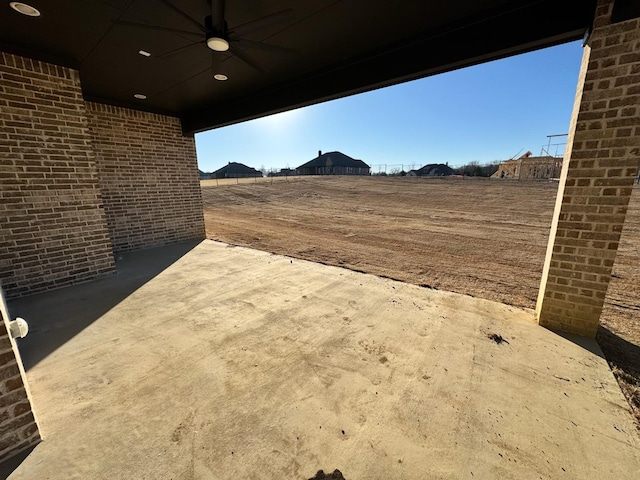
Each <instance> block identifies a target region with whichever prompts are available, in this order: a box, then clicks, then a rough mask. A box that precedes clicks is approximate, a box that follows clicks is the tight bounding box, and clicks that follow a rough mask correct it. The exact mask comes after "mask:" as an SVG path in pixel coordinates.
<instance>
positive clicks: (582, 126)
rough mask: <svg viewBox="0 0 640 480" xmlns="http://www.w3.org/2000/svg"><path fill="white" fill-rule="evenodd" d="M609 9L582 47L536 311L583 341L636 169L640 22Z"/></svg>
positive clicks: (592, 330)
mask: <svg viewBox="0 0 640 480" xmlns="http://www.w3.org/2000/svg"><path fill="white" fill-rule="evenodd" d="M614 3H615V2H614V0H599V1H598V6H597V8H596V14H595V19H594V25H593V27H594V28H593V32H592V34H591V37H590V39H589V42H588V45H587V46H586V47H585V51H584V57H583V64H582V68H581V72H580V78H579V83H578V90H577V94H576V101H575V105H574V111H573V115H572V119H571V127H570V133H569V139H568V143H567V152H566V154H565V159H564V162H563V166H562V175H561V177H560V185H559V189H558V197H557V200H556V207H555V211H554V214H553V222H552V227H551V235H550V237H549V245H548V248H547V256H546V259H545V265H544V270H543V274H542V282H541V286H540V292H539V294H538V304H537V307H536V314H537V317H538V321H539V323H540V325H542V326H545V327H547V328H551V329H554V330H560V331H563V332H567V333H575V334H578V335H584V336H588V337H594V336H595V334H596V331H597V329H598V324H599V321H600V314H601V312H602V305H603V303H604V298H605V295H606V293H607V287H608V285H609V280H610V277H611V269H612V267H613V263H614V260H615V257H616V252H617V249H618V242H619V240H620V233H621V232H622V226H623V224H624V220H625V216H626V213H627V206H628V204H629V198H630V197H631V191H632V185H633V179H634V177H635V175H636V174H637V171H638V165H639V162H640V108H638V106H639V105H638V104H639V101H640V19H638V18H631V19H625V16H629V14H628V12H624V11H622V12H621V11H620V10H621V9H619V8H618V7H620V5H618V6H616V8H615V12H614ZM622 3H624V2H621V4H622ZM612 13H613V16H612ZM631 15H633V14H631Z"/></svg>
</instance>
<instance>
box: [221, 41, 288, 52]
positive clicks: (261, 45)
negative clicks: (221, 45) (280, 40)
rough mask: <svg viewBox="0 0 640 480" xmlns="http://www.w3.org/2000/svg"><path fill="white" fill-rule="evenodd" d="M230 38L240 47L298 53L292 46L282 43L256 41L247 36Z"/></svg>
mask: <svg viewBox="0 0 640 480" xmlns="http://www.w3.org/2000/svg"><path fill="white" fill-rule="evenodd" d="M230 40H231V41H232V42H233V43H235V44H236V45H238V46H240V47H246V48H255V49H258V50H264V51H266V52H274V53H286V54H293V53H296V51H295V50H293V49H291V48H286V47H281V46H280V45H273V44H272V43H263V42H254V41H253V40H247V39H245V38H235V37H234V38H231V39H230Z"/></svg>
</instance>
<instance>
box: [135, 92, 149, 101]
mask: <svg viewBox="0 0 640 480" xmlns="http://www.w3.org/2000/svg"><path fill="white" fill-rule="evenodd" d="M134 97H136V98H137V99H138V100H146V99H147V96H146V95H145V94H143V93H136V94H135V95H134Z"/></svg>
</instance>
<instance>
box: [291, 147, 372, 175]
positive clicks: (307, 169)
mask: <svg viewBox="0 0 640 480" xmlns="http://www.w3.org/2000/svg"><path fill="white" fill-rule="evenodd" d="M369 170H370V169H369V165H367V164H366V163H364V162H363V161H362V160H356V159H354V158H351V157H349V156H348V155H345V154H344V153H340V152H328V153H322V151H319V152H318V156H317V157H316V158H314V159H313V160H310V161H308V162H307V163H305V164H304V165H300V166H299V167H298V168H297V169H296V171H297V172H298V175H369Z"/></svg>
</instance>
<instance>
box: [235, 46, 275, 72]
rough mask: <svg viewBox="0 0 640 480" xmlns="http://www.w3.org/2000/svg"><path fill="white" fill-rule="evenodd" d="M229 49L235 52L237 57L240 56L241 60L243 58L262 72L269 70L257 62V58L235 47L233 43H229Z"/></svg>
mask: <svg viewBox="0 0 640 480" xmlns="http://www.w3.org/2000/svg"><path fill="white" fill-rule="evenodd" d="M229 51H230V52H231V53H233V54H234V55H235V56H236V57H238V58H239V59H240V60H242V61H243V62H244V63H246V64H247V65H249V66H250V67H251V68H253V69H254V70H257V71H259V72H260V73H267V71H266V70H265V69H264V68H263V67H261V66H260V65H258V64H257V63H256V62H255V60H253V58H251V57H250V56H249V55H247V54H246V53H244V52H243V51H242V50H240V49H239V48H238V47H234V46H233V44H231V45H229Z"/></svg>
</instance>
